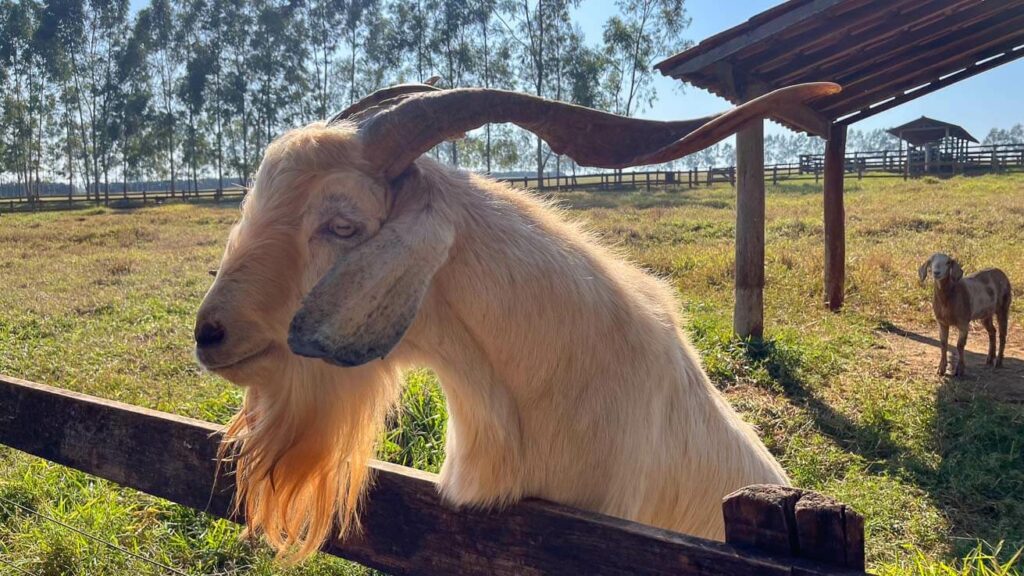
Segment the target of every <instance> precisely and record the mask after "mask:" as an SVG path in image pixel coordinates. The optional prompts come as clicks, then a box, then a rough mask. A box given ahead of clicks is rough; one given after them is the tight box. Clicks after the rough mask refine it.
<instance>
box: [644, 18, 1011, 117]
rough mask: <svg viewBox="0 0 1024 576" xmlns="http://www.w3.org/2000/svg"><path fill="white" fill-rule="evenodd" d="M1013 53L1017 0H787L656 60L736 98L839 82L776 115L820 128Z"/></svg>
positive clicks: (671, 72)
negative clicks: (833, 89) (838, 88)
mask: <svg viewBox="0 0 1024 576" xmlns="http://www.w3.org/2000/svg"><path fill="white" fill-rule="evenodd" d="M1021 56H1024V0H789V1H788V2H784V3H783V4H780V5H778V6H775V7H774V8H771V9H769V10H766V11H764V12H762V13H760V14H758V15H756V16H754V17H753V18H751V19H750V20H747V21H746V22H744V23H742V24H740V25H738V26H735V27H733V28H730V29H729V30H726V31H724V32H721V33H719V34H716V35H714V36H711V37H710V38H708V39H706V40H704V41H703V42H701V43H699V44H697V45H696V46H693V47H692V48H690V49H688V50H686V51H684V52H681V53H679V54H676V55H675V56H672V57H671V58H668V59H666V60H665V61H663V62H661V63H659V64H657V65H656V66H655V67H656V68H657V69H658V70H659V71H660V72H661V73H662V74H664V75H666V76H671V77H673V78H677V79H679V80H683V81H685V82H689V83H690V84H693V85H695V86H698V87H700V88H704V89H706V90H709V91H711V92H713V93H715V94H717V95H719V96H721V97H723V98H725V99H727V100H729V101H731V102H733V103H737V104H738V103H739V102H741V101H744V100H747V99H749V98H753V97H755V96H757V95H759V94H763V93H765V92H768V91H771V90H773V89H776V88H780V87H783V86H787V85H790V84H797V83H801V82H818V81H831V82H838V83H839V84H841V85H842V86H843V91H842V92H840V93H839V94H836V95H833V96H827V97H824V98H819V99H817V100H815V101H812V102H809V103H808V104H806V105H802V106H797V107H794V108H793V109H790V110H785V111H781V112H780V113H779V114H778V115H777V118H776V119H777V120H778V121H780V122H782V123H783V124H785V125H787V126H789V127H790V128H793V129H796V130H801V131H806V132H810V133H813V134H819V135H824V134H825V133H827V130H828V126H829V125H830V124H831V123H833V122H834V123H836V124H840V125H847V124H851V123H853V122H856V121H858V120H862V119H864V118H867V117H868V116H872V115H874V114H877V113H879V112H882V111H884V110H888V109H890V108H893V107H895V106H898V105H900V104H902V103H904V102H908V101H910V100H913V99H914V98H917V97H919V96H923V95H925V94H928V93H931V92H934V91H936V90H939V89H940V88H943V87H945V86H948V85H950V84H953V83H955V82H958V81H960V80H963V79H965V78H969V77H971V76H974V75H975V74H979V73H981V72H984V71H986V70H990V69H992V68H995V67H996V66H999V65H1001V64H1005V63H1006V62H1010V61H1012V60H1015V59H1017V58H1020V57H1021Z"/></svg>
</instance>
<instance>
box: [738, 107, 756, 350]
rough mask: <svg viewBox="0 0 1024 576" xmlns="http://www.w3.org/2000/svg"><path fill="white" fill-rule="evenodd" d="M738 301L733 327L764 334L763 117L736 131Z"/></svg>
mask: <svg viewBox="0 0 1024 576" xmlns="http://www.w3.org/2000/svg"><path fill="white" fill-rule="evenodd" d="M736 164H737V170H736V172H737V174H736V290H735V298H736V303H735V306H734V308H733V317H732V327H733V330H734V331H735V332H736V334H737V335H739V336H740V337H742V338H746V337H755V338H760V337H761V336H762V335H763V334H764V294H763V292H764V121H763V120H757V121H754V122H751V123H749V124H747V125H746V126H745V127H744V128H743V129H742V130H740V131H739V132H737V133H736Z"/></svg>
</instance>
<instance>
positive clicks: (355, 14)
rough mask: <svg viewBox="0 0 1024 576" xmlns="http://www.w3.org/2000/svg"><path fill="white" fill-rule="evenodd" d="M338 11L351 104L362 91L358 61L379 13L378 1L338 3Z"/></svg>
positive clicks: (349, 0)
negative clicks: (345, 52) (345, 53)
mask: <svg viewBox="0 0 1024 576" xmlns="http://www.w3.org/2000/svg"><path fill="white" fill-rule="evenodd" d="M338 10H339V12H340V14H341V16H342V18H341V24H342V26H341V32H342V37H343V38H344V43H345V50H346V51H347V55H346V59H345V63H344V65H343V70H344V72H345V76H346V78H347V80H348V82H347V84H348V101H347V104H351V103H353V102H355V101H356V100H358V99H359V97H360V95H361V92H362V91H363V90H362V89H363V88H365V87H363V86H360V83H359V80H360V79H361V78H360V68H359V64H360V59H361V55H362V54H361V50H362V48H363V47H364V46H365V45H366V40H367V38H368V37H369V35H370V34H371V32H372V30H373V28H374V27H373V26H372V25H371V24H373V23H376V22H377V19H375V18H374V16H375V15H377V14H378V13H379V11H380V2H379V1H378V0H344V1H343V2H339V6H338Z"/></svg>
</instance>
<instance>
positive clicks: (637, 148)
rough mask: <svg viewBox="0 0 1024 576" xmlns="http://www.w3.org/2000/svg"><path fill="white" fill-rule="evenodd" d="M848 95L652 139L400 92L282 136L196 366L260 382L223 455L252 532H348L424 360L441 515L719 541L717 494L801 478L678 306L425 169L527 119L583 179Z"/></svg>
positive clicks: (621, 265) (645, 127)
mask: <svg viewBox="0 0 1024 576" xmlns="http://www.w3.org/2000/svg"><path fill="white" fill-rule="evenodd" d="M837 89H838V87H836V86H835V85H830V84H815V85H803V86H797V87H793V88H791V89H785V90H782V91H778V92H776V93H772V94H769V95H767V96H764V97H762V98H760V99H757V100H754V101H751V102H748V103H747V104H744V105H743V106H741V107H739V108H735V109H733V110H731V111H729V112H727V113H725V114H723V115H720V116H717V117H712V118H707V119H701V120H697V121H687V122H651V121H644V120H636V119H628V118H621V117H618V116H613V115H610V114H605V113H602V112H598V111H595V110H590V109H585V108H580V107H577V106H571V105H567V104H564V103H559V102H552V101H548V100H543V99H540V98H536V97H532V96H527V95H522V94H515V93H510V92H501V91H496V90H480V89H460V90H447V91H435V90H434V89H432V88H431V87H429V86H423V85H406V86H399V87H394V88H390V89H387V90H385V91H383V92H380V93H377V94H374V95H371V96H370V97H368V98H366V99H364V100H363V101H361V102H359V103H357V104H356V105H354V106H352V107H350V108H349V109H348V110H346V111H344V112H343V113H341V114H339V116H337V117H336V118H335V119H333V120H332V121H331V122H329V123H327V124H324V123H317V124H313V125H310V126H307V127H305V128H300V129H297V130H293V131H291V132H289V133H287V134H285V135H284V136H282V137H280V138H279V139H277V140H276V141H275V142H274V143H272V144H271V145H270V146H269V148H268V149H267V151H266V153H265V155H264V158H263V162H262V163H261V165H260V168H259V171H258V173H257V176H256V180H255V184H254V187H253V189H252V190H251V192H250V193H249V195H248V197H247V198H246V200H245V202H244V205H243V210H242V217H241V220H240V221H239V222H238V224H237V225H236V226H235V227H234V228H233V229H232V231H231V234H230V237H229V239H228V245H227V249H226V251H225V253H224V257H223V260H222V262H221V265H220V270H219V273H218V274H217V276H216V279H215V280H214V284H213V286H212V287H211V288H210V290H209V292H208V293H207V295H206V298H205V300H204V301H203V304H202V306H201V308H200V310H199V313H198V315H197V320H196V334H195V336H196V354H197V357H198V359H199V361H200V362H201V363H202V364H203V365H204V366H205V367H206V368H208V369H209V370H211V371H213V372H216V373H218V374H220V375H222V376H224V377H225V378H227V379H229V380H231V381H233V382H235V383H237V384H239V385H242V386H245V387H246V388H247V393H246V397H245V404H244V406H243V408H242V410H241V412H240V413H239V414H238V415H237V416H236V417H235V418H234V420H233V421H232V423H231V424H230V426H229V428H228V430H227V438H228V440H227V442H229V443H230V446H231V447H232V448H233V450H234V451H235V453H236V483H237V487H238V495H239V500H240V504H242V505H243V506H244V510H245V516H246V520H247V522H248V523H249V526H250V528H251V529H253V531H254V532H256V533H262V534H264V535H265V537H266V538H267V540H269V542H270V543H271V544H272V545H273V546H275V547H276V548H277V549H278V550H279V551H281V552H282V553H288V554H293V555H295V556H299V557H301V556H303V555H305V554H309V553H310V552H312V551H314V550H316V549H317V547H318V546H319V545H320V543H321V542H322V541H323V540H324V539H325V538H326V536H327V534H328V533H329V530H330V529H331V526H332V523H333V522H334V521H335V520H337V522H338V524H339V525H340V529H341V532H342V534H344V533H345V532H346V530H349V529H351V528H352V527H353V526H354V524H355V519H356V515H355V510H356V506H357V504H358V502H359V500H360V496H361V494H362V493H363V490H364V487H365V485H366V482H367V477H366V475H367V466H366V465H367V461H368V460H369V459H370V458H371V457H372V455H373V449H374V442H375V440H376V438H377V436H378V434H379V432H380V429H381V426H382V424H383V422H384V419H385V415H386V413H387V411H388V410H389V409H391V408H392V406H393V405H394V404H395V402H396V400H397V398H398V396H399V391H400V385H401V378H400V374H401V371H402V370H404V369H406V368H408V367H414V366H426V367H430V368H432V369H433V370H434V371H435V372H436V373H437V374H438V376H439V377H440V382H441V387H442V389H443V391H444V394H445V399H446V401H447V404H448V410H449V415H450V419H449V424H448V436H447V442H446V458H445V462H444V466H443V467H442V469H441V478H440V490H441V492H442V494H443V496H444V497H445V498H446V499H448V500H449V501H451V502H453V503H456V504H460V505H474V506H502V505H505V504H508V503H511V502H514V501H516V500H519V499H520V498H523V497H526V496H534V497H540V498H546V499H549V500H553V501H556V502H561V503H565V504H569V505H573V506H578V507H582V508H587V509H590V510H595V511H599V512H604V513H606V514H611V515H614V516H618V517H622V518H628V519H633V520H638V521H641V522H646V523H649V524H654V525H657V526H661V527H664V528H669V529H674V530H680V531H683V532H688V533H690V534H696V535H700V536H705V537H711V538H722V536H723V525H722V517H721V511H720V502H721V498H722V496H723V495H725V494H727V493H729V492H730V491H733V490H735V489H737V488H740V487H742V486H745V485H748V484H755V483H771V484H785V483H787V482H788V481H787V478H786V474H785V472H784V471H783V470H782V468H781V467H780V466H779V464H778V462H776V461H775V459H774V458H773V457H772V455H771V454H770V453H769V452H768V450H766V449H765V447H764V445H763V444H762V443H761V441H760V440H759V439H758V437H757V435H756V434H755V433H754V431H753V430H752V429H751V428H750V427H749V426H747V425H746V424H744V423H743V421H742V420H741V419H740V418H739V417H738V416H737V415H736V413H735V412H734V411H733V409H732V408H731V407H730V406H729V405H728V403H727V402H726V401H725V400H724V399H723V398H722V396H721V395H720V394H719V393H718V392H717V391H716V390H715V388H714V386H712V384H711V383H710V382H709V381H708V378H707V376H706V375H705V374H704V371H703V370H702V369H701V365H700V360H699V358H698V356H697V354H696V353H695V352H694V350H693V348H692V347H691V345H690V343H689V342H688V341H687V338H686V336H685V334H684V333H683V331H682V329H681V328H680V322H679V319H678V316H677V312H676V310H677V308H678V304H677V302H676V300H675V298H674V296H673V291H672V290H671V289H670V288H669V287H668V286H667V285H666V284H664V283H663V282H661V281H659V280H657V279H655V278H653V277H651V276H649V275H647V274H645V273H643V272H642V271H640V270H639V269H638V268H636V267H634V266H632V265H630V264H627V263H625V262H623V261H622V260H620V259H619V258H617V257H616V256H615V255H613V254H612V253H610V252H609V251H607V250H606V249H604V248H602V247H601V246H600V245H599V244H598V242H596V241H595V240H594V239H593V238H592V237H591V236H590V235H589V234H587V233H586V232H584V231H581V230H580V229H579V228H578V227H577V226H575V225H573V224H571V223H568V222H566V221H565V219H564V218H563V217H562V215H561V214H560V213H559V211H558V210H556V209H554V208H553V207H551V206H549V205H547V204H545V203H543V202H541V201H539V200H537V199H535V198H534V197H533V196H532V195H531V194H529V193H527V192H523V191H516V190H513V189H511V188H510V187H508V186H506V185H504V184H499V183H497V182H495V181H493V180H490V179H487V178H483V177H480V176H475V175H473V174H470V173H466V172H462V171H458V170H455V169H452V168H449V167H446V166H443V165H440V164H438V163H436V162H434V161H432V160H431V159H430V158H429V157H425V156H424V157H421V155H422V154H423V153H424V152H426V151H428V150H430V149H431V148H432V147H433V146H435V145H437V144H438V143H440V142H443V141H444V140H446V139H447V138H450V137H453V136H456V135H458V134H461V133H464V132H466V131H468V130H471V129H473V128H476V127H478V126H481V125H483V124H485V123H487V122H513V123H516V124H518V125H520V126H522V127H525V128H527V129H529V130H531V131H533V132H535V133H537V134H538V135H540V136H541V137H543V138H544V139H545V140H547V141H548V142H549V144H551V146H552V148H553V149H555V150H557V151H559V152H562V153H565V154H568V155H570V156H572V157H574V158H576V159H577V160H578V161H579V162H581V163H583V164H589V165H598V166H607V167H621V166H629V165H635V164H643V163H650V162H663V161H667V160H669V159H671V158H673V157H677V156H680V155H684V154H687V153H690V152H693V151H695V150H699V149H701V148H703V147H706V146H708V145H710V144H712V143H714V142H715V141H717V140H720V139H721V138H724V137H725V136H727V135H728V134H729V133H731V132H733V131H735V130H736V129H737V128H739V127H740V126H742V124H744V123H745V122H746V121H748V120H751V119H753V118H759V117H763V116H764V115H766V114H768V113H770V112H771V111H772V110H773V109H775V108H776V107H780V106H785V105H788V104H791V103H793V102H795V101H800V100H805V99H807V98H811V97H816V96H821V95H824V94H829V93H833V92H835V91H836V90H837ZM370 505H372V503H371V504H370Z"/></svg>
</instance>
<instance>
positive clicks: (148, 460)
mask: <svg viewBox="0 0 1024 576" xmlns="http://www.w3.org/2000/svg"><path fill="white" fill-rule="evenodd" d="M219 440H220V433H219V431H218V428H217V427H216V426H214V425H212V424H209V423H206V422H201V421H198V420H192V419H189V418H183V417H180V416H174V415H170V414H165V413H162V412H157V411H155V410H148V409H145V408H139V407H136V406H130V405H127V404H122V403H119V402H113V401H109V400H102V399H99V398H94V397H91V396H86V395H84V394H78V393H75V392H70V391H67V390H62V389H59V388H53V387H50V386H45V385H42V384H35V383H32V382H27V381H24V380H19V379H17V378H10V377H4V376H0V443H2V444H6V445H8V446H11V447H13V448H16V449H18V450H21V451H23V452H26V453H29V454H32V455H35V456H39V457H41V458H45V459H47V460H50V461H51V462H56V463H58V464H62V465H64V466H70V467H72V468H76V469H78V470H81V471H84V472H87V473H89V474H93V475H95V476H99V477H101V478H105V479H107V480H111V481H113V482H116V483H118V484H121V485H123V486H128V487H131V488H134V489H137V490H141V491H143V492H146V493H148V494H152V495H154V496H158V497H160V498H165V499H167V500H170V501H172V502H176V503H178V504H181V505H184V506H188V507H190V508H195V509H198V510H203V511H206V512H208V513H210V514H213V515H216V516H219V517H222V518H228V519H235V520H237V518H233V517H232V515H231V500H232V487H231V485H230V484H229V483H228V482H226V481H225V478H229V476H226V475H225V474H224V472H223V470H222V471H221V474H220V476H219V477H218V475H217V464H216V461H215V454H216V450H217V445H218V442H219ZM372 468H373V471H374V474H375V478H376V480H375V482H374V485H373V488H372V489H371V491H370V494H369V497H368V499H367V504H366V505H365V507H364V511H363V515H362V523H363V531H362V533H361V534H360V535H358V536H353V537H350V538H348V539H346V540H345V541H337V540H334V541H331V542H330V543H329V545H327V546H326V547H325V548H324V551H325V552H327V553H330V554H334V555H336V556H340V557H343V558H347V559H350V560H353V561H355V562H358V563H360V564H364V565H366V566H370V567H373V568H377V569H379V570H384V571H386V572H389V573H393V574H410V575H419V574H422V575H428V574H465V575H480V576H483V575H488V576H502V575H511V574H598V575H603V574H614V575H626V574H653V575H665V576H668V575H674V576H679V575H723V576H724V575H744V574H762V575H769V576H774V575H778V576H782V575H805V576H811V575H825V574H837V575H847V574H849V575H852V574H863V573H864V572H863V566H864V553H863V550H864V541H863V520H862V519H861V518H860V516H859V515H857V514H856V513H854V512H852V511H851V510H849V509H846V508H845V507H843V505H842V504H838V503H836V502H834V501H832V500H829V499H828V498H825V497H824V496H822V495H820V494H817V493H814V492H805V491H801V490H796V489H791V488H782V487H778V486H769V487H748V488H746V489H744V490H741V491H739V492H737V493H736V494H734V495H732V496H730V497H729V498H727V499H726V502H725V506H724V510H725V517H726V525H727V534H728V540H729V542H730V543H729V544H722V543H719V542H713V541H709V540H702V539H700V538H694V537H690V536H685V535H682V534H677V533H674V532H669V531H666V530H660V529H657V528H652V527H650V526H645V525H642V524H637V523H635V522H629V521H625V520H620V519H616V518H611V517H608V516H603V515H600V514H595V513H591V512H584V511H580V510H575V509H572V508H568V507H565V506H560V505H557V504H552V503H549V502H544V501H539V500H527V501H525V502H523V503H520V504H517V505H515V506H511V507H509V508H507V509H505V510H503V511H500V512H483V511H476V510H467V509H456V508H453V507H451V506H449V505H448V504H445V503H444V502H442V501H441V500H440V498H439V497H438V493H437V484H436V477H435V476H434V475H432V474H427V473H425V472H419V471H416V470H412V469H409V468H403V467H401V466H396V465H392V464H386V463H383V462H373V463H372Z"/></svg>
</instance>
